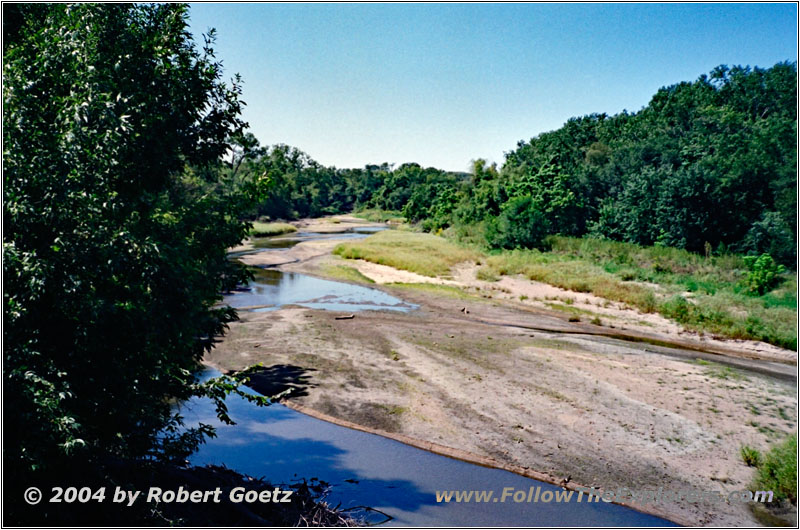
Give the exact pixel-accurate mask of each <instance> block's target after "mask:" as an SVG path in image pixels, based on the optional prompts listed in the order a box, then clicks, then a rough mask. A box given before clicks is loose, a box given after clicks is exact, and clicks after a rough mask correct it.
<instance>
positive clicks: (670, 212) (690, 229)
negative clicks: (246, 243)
mask: <svg viewBox="0 0 800 530" xmlns="http://www.w3.org/2000/svg"><path fill="white" fill-rule="evenodd" d="M796 86H797V68H796V65H795V64H794V63H779V64H776V65H775V66H773V67H772V68H768V69H762V68H749V67H739V66H737V67H732V68H728V67H727V66H720V67H717V68H715V69H714V70H713V71H712V72H711V73H710V74H709V75H703V76H701V77H700V78H699V79H698V80H696V81H694V82H681V83H677V84H675V85H672V86H668V87H664V88H662V89H660V90H659V91H658V92H657V93H656V94H655V95H654V96H653V98H652V99H651V101H650V102H649V104H648V105H647V106H645V107H644V108H643V109H641V110H640V111H638V112H635V113H631V112H627V111H623V112H622V113H620V114H617V115H614V116H610V115H607V114H590V115H588V116H582V117H578V118H572V119H570V120H568V121H567V123H565V124H564V126H563V127H561V128H560V129H557V130H555V131H550V132H546V133H543V134H540V135H538V136H536V137H535V138H532V139H531V140H530V141H527V142H524V141H521V142H519V143H518V144H517V146H516V148H515V149H513V150H511V151H509V152H508V153H506V160H505V164H504V165H503V166H502V168H500V169H499V170H498V169H497V168H496V167H495V166H489V165H487V163H486V162H485V161H484V160H476V161H474V162H473V167H472V170H471V172H470V174H468V175H461V174H453V173H446V172H443V171H440V170H437V169H435V168H427V169H424V168H422V167H420V166H419V165H418V164H403V165H401V166H400V167H398V168H396V169H395V168H393V167H391V166H389V165H387V164H384V165H382V166H367V167H366V168H364V169H353V170H337V169H335V168H323V167H321V166H319V165H317V164H310V165H308V166H304V167H305V169H304V168H295V169H293V170H292V171H287V172H281V170H279V171H277V173H278V176H276V178H277V179H278V180H279V181H281V182H283V183H284V185H285V186H286V188H285V189H281V188H280V187H278V188H275V190H274V197H275V198H274V199H273V201H275V202H278V203H280V204H282V205H283V206H282V207H281V208H275V207H274V206H273V205H268V207H266V208H262V209H261V210H260V211H261V213H266V214H267V215H275V216H287V217H290V216H302V215H319V214H322V213H332V212H342V211H346V210H347V209H348V208H359V207H370V208H382V209H387V210H397V211H403V212H404V214H405V215H406V217H407V218H408V219H409V220H410V221H412V222H417V223H420V225H421V226H422V227H423V228H424V229H426V230H437V229H439V228H444V227H448V226H453V225H458V226H461V227H470V226H474V227H478V230H477V232H483V233H484V234H485V236H486V237H485V240H484V243H485V244H487V245H489V246H500V247H507V246H537V245H539V244H540V243H541V241H542V234H544V235H547V234H562V235H572V236H580V235H584V234H590V235H593V236H595V237H601V238H609V239H615V240H620V241H627V242H632V243H638V244H641V245H665V246H672V247H677V248H683V249H687V250H691V251H694V252H706V249H708V248H711V249H721V248H725V249H731V250H734V251H738V252H743V253H751V254H755V255H760V254H761V253H764V252H767V253H769V254H771V255H772V256H774V257H775V258H776V259H778V260H779V261H780V262H781V263H784V264H786V265H793V264H794V262H795V259H796V250H795V247H796V240H797V233H796V224H797V213H796V209H797V203H796V189H797V179H796V169H797V154H796V138H797V111H796ZM276 149H277V148H273V153H274V152H275V151H276ZM279 165H280V164H277V165H273V167H278V166H279ZM307 176H308V177H312V178H306V177H307ZM331 190H334V191H335V193H332V191H331ZM511 219H514V221H512V220H511ZM520 223H521V224H522V225H524V226H525V227H528V228H522V227H521V225H520ZM534 224H535V225H536V226H535V227H534V226H533V225H534ZM527 229H530V230H531V233H530V235H528V236H524V237H523V234H522V233H521V232H520V231H522V230H527ZM467 231H471V232H476V230H467ZM509 231H513V232H515V234H513V235H512V234H510V232H509ZM504 233H507V237H506V236H505V235H503V234H504Z"/></svg>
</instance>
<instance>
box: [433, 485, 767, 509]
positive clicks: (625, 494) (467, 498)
mask: <svg viewBox="0 0 800 530" xmlns="http://www.w3.org/2000/svg"><path fill="white" fill-rule="evenodd" d="M584 495H585V497H586V498H585V499H584ZM772 496H773V493H772V491H750V490H735V491H731V492H729V493H727V494H725V493H722V492H720V491H698V490H681V491H670V490H664V489H663V488H658V489H657V490H653V489H648V490H645V489H630V488H621V489H618V490H617V491H612V490H599V489H597V488H585V487H577V488H575V490H574V491H573V490H566V489H561V490H555V491H554V490H551V489H549V488H547V489H542V487H541V486H535V487H534V486H531V487H530V488H529V489H528V490H523V489H515V488H513V487H507V488H503V491H502V493H501V494H500V495H495V491H494V490H450V491H437V492H436V502H438V503H442V502H507V501H508V502H517V503H519V502H545V503H547V502H553V501H555V502H572V501H573V500H575V501H576V502H599V501H603V502H617V503H626V504H631V503H633V504H640V505H646V504H659V503H665V502H680V501H683V502H691V503H701V502H704V503H710V504H715V503H725V502H727V503H734V502H750V501H756V502H762V503H764V502H772Z"/></svg>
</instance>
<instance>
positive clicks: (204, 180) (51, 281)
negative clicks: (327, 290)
mask: <svg viewBox="0 0 800 530" xmlns="http://www.w3.org/2000/svg"><path fill="white" fill-rule="evenodd" d="M13 12H14V17H13V20H15V21H17V26H16V27H15V28H13V31H9V33H8V34H7V36H8V35H10V36H11V39H10V40H8V39H7V40H6V42H5V43H4V45H5V50H4V52H5V61H4V62H5V65H4V68H5V69H4V72H3V76H4V84H3V101H4V109H3V140H4V151H3V165H4V174H3V183H4V187H3V199H4V201H3V220H4V231H3V272H4V284H3V287H4V294H3V302H4V307H3V309H4V311H3V319H4V327H3V338H4V341H5V342H4V367H3V368H4V370H3V376H4V403H3V407H4V428H5V434H4V437H5V438H4V455H3V458H4V463H5V465H6V473H7V474H15V473H19V475H14V476H16V477H17V478H18V479H19V478H20V476H26V475H25V474H26V473H29V472H31V471H37V470H43V469H44V470H46V469H50V468H52V466H53V465H56V464H57V463H59V462H61V461H63V459H64V458H65V457H66V456H70V455H80V456H81V458H89V459H92V458H100V457H101V456H102V455H113V456H115V457H122V458H152V457H163V456H165V455H166V456H170V455H172V456H182V455H185V454H186V453H187V452H188V451H191V450H192V449H193V448H194V447H195V446H196V444H197V443H199V442H200V440H201V439H202V437H203V435H204V434H208V433H210V432H211V429H210V427H208V426H201V428H200V429H197V430H190V431H185V432H184V431H182V430H181V429H180V428H179V427H180V424H181V419H180V417H178V416H176V415H175V414H174V412H173V410H172V407H171V400H174V399H179V400H182V399H186V398H188V397H190V396H192V395H208V396H210V397H212V398H213V399H215V400H216V401H217V406H218V411H219V412H220V414H221V417H223V419H227V417H226V415H225V407H224V402H223V401H222V399H223V398H224V395H225V394H226V393H227V392H230V391H233V390H234V386H235V385H234V384H233V383H232V381H230V380H224V381H218V382H216V383H210V384H202V385H201V384H198V383H197V382H196V381H195V378H194V375H193V372H194V371H195V370H196V369H197V368H198V367H199V361H200V359H201V357H202V355H203V353H204V352H205V351H206V350H207V349H208V348H210V347H211V344H212V341H213V339H214V337H215V336H217V335H219V334H220V333H222V331H223V330H224V328H225V326H226V323H228V322H230V321H231V320H232V319H234V318H235V312H234V311H233V310H232V309H230V308H228V307H218V306H217V302H218V301H219V300H220V295H219V293H220V292H222V291H223V290H226V289H230V288H232V287H234V286H235V285H236V284H237V283H238V282H240V281H242V280H243V279H244V277H245V275H244V272H243V270H241V269H239V268H238V267H236V266H235V265H234V264H232V263H231V262H229V261H228V260H227V259H226V249H227V248H228V247H229V246H231V245H233V244H236V243H238V242H239V241H240V240H241V239H242V238H243V236H244V235H245V233H246V231H247V228H248V225H247V223H244V222H242V221H240V220H239V215H240V214H241V212H242V211H244V210H245V209H246V208H248V207H250V206H251V200H250V199H251V198H252V197H256V196H257V195H258V192H259V191H260V189H261V188H262V187H263V181H262V180H260V179H251V180H249V181H240V182H238V183H237V184H236V185H234V184H233V183H232V182H231V180H230V178H227V177H223V172H222V171H221V169H222V167H223V165H222V158H223V156H224V155H226V153H228V152H229V147H230V145H229V141H228V140H229V138H231V136H232V135H237V134H241V130H242V128H243V126H244V125H245V124H244V123H243V122H242V121H241V120H240V118H239V113H240V108H241V102H240V101H239V94H240V88H239V84H238V82H237V81H234V82H233V83H232V84H227V83H224V82H222V81H221V67H220V64H219V63H218V62H217V61H216V60H215V58H214V53H213V50H212V48H211V43H212V38H209V39H208V40H207V41H206V43H205V45H204V46H203V47H202V48H201V49H198V48H197V46H196V45H195V43H194V42H193V40H192V38H191V36H190V33H189V32H188V29H187V16H188V7H187V6H185V5H174V4H165V5H141V4H137V5H132V4H79V5H66V4H44V5H43V4H39V5H33V4H21V5H16V6H14V8H13ZM5 13H6V6H4V14H5ZM4 29H5V27H4ZM212 37H213V35H212ZM159 433H161V434H159ZM6 476H9V475H6Z"/></svg>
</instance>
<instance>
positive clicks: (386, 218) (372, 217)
mask: <svg viewBox="0 0 800 530" xmlns="http://www.w3.org/2000/svg"><path fill="white" fill-rule="evenodd" d="M353 216H354V217H360V218H361V219H366V220H367V221H370V222H373V223H386V222H389V223H395V224H399V223H405V222H406V218H405V217H403V212H398V211H395V210H374V209H373V210H361V211H359V212H354V213H353Z"/></svg>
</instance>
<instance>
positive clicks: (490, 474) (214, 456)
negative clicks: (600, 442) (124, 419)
mask: <svg viewBox="0 0 800 530" xmlns="http://www.w3.org/2000/svg"><path fill="white" fill-rule="evenodd" d="M369 233H370V232H367V231H361V232H350V233H348V234H337V235H338V236H339V237H342V236H343V235H344V236H345V237H348V238H352V237H366V236H367V235H368V234H369ZM314 237H315V235H311V236H309V235H308V234H296V235H294V236H290V237H283V238H271V242H270V244H262V248H261V249H260V250H257V251H266V252H270V251H280V249H283V248H289V247H290V246H291V245H293V244H296V243H297V242H299V241H307V240H310V239H313V238H314ZM319 237H324V238H328V237H331V234H320V235H319ZM292 241H293V242H292ZM225 302H226V303H229V304H231V305H232V306H233V307H238V308H240V310H241V309H245V308H249V310H256V311H273V310H277V309H279V308H280V307H281V306H283V305H287V304H296V305H303V306H306V307H313V308H316V309H328V310H334V311H349V312H356V311H362V310H390V311H411V310H413V309H415V306H413V305H412V304H407V303H405V302H403V301H402V300H400V299H397V298H395V297H392V296H390V295H388V294H386V293H383V292H382V291H379V290H377V289H370V288H367V287H361V286H355V285H351V284H347V283H343V282H334V281H330V280H321V279H318V278H313V277H311V276H306V275H302V274H294V273H282V272H280V271H277V270H266V271H258V273H257V276H256V280H255V281H254V282H253V283H251V285H250V286H249V288H248V289H247V290H241V291H239V292H236V293H232V294H230V295H228V296H226V298H225ZM245 310H247V309H245ZM214 375H215V372H214V371H213V370H208V371H206V372H205V373H204V374H203V375H202V377H212V376H214ZM228 407H229V412H230V416H231V417H232V418H233V419H234V420H235V421H236V422H237V424H236V425H234V426H228V425H223V424H221V423H220V422H219V421H218V420H217V419H216V416H215V413H214V408H213V407H212V405H211V403H210V402H209V401H208V400H200V399H195V400H191V401H189V402H187V403H184V404H183V405H182V406H181V414H182V415H184V417H185V418H186V424H187V425H196V424H197V423H199V422H203V423H208V424H212V425H215V426H216V427H217V435H218V436H217V437H216V438H213V439H210V440H208V441H207V442H206V443H205V444H204V445H203V446H202V447H201V448H200V450H199V451H198V452H197V453H195V454H194V455H193V456H192V458H191V462H192V463H193V464H196V465H203V464H224V465H226V466H228V467H230V468H232V469H235V470H237V471H240V472H242V473H246V474H248V475H252V476H255V477H264V478H266V479H267V480H269V481H271V482H273V483H275V484H297V483H298V482H300V481H302V480H304V479H305V480H307V481H312V483H315V484H319V483H320V481H321V482H322V485H323V486H325V485H329V487H328V488H326V490H327V494H326V497H325V500H326V501H328V502H329V503H331V504H332V505H334V506H336V505H339V506H340V507H342V508H354V507H359V506H360V507H364V506H367V507H371V508H374V509H376V510H379V511H380V512H383V513H384V514H387V515H388V516H389V517H391V519H390V520H388V521H386V522H385V523H384V524H385V525H392V526H394V525H401V526H409V525H411V526H676V525H674V523H671V522H669V521H667V520H665V519H661V518H658V517H655V516H652V515H648V514H644V513H641V512H638V511H636V510H633V509H630V508H627V507H624V506H620V505H616V504H607V503H603V502H592V503H588V502H586V497H583V499H582V502H578V501H577V498H578V497H577V495H578V494H577V493H575V494H573V497H572V500H571V502H567V503H564V502H562V503H559V502H555V501H551V502H528V492H534V494H533V495H531V497H533V498H535V497H536V495H535V492H536V491H537V490H538V491H539V496H540V498H541V493H542V492H545V491H550V492H553V493H556V492H560V491H561V488H558V487H556V486H553V485H550V484H546V483H543V482H539V481H536V480H532V479H529V478H526V477H523V476H520V475H516V474H513V473H510V472H507V471H503V470H498V469H492V468H487V467H481V466H478V465H475V464H471V463H468V462H463V461H460V460H456V459H453V458H448V457H446V456H441V455H438V454H434V453H431V452H428V451H424V450H422V449H418V448H415V447H411V446H408V445H405V444H403V443H400V442H397V441H395V440H391V439H388V438H384V437H381V436H377V435H374V434H369V433H365V432H361V431H356V430H353V429H348V428H346V427H342V426H339V425H334V424H332V423H328V422H325V421H322V420H319V419H316V418H312V417H310V416H307V415H304V414H302V413H300V412H297V411H294V410H292V409H289V408H287V407H285V406H283V405H280V404H273V405H271V406H269V407H257V406H255V405H253V404H251V403H249V402H247V401H246V400H244V399H242V398H239V397H231V398H229V399H228ZM445 443H446V442H445ZM621 457H623V456H622V455H621ZM504 488H513V491H524V492H525V496H524V497H525V499H524V501H523V502H514V501H513V498H512V497H507V498H506V499H505V501H502V500H501V499H502V492H503V490H504ZM453 490H459V491H461V490H464V491H473V490H475V491H480V490H490V491H492V492H493V499H492V500H491V501H489V502H449V503H448V502H437V492H447V491H453ZM507 491H511V490H507ZM548 496H549V494H545V495H544V498H548ZM517 498H518V499H519V498H521V495H519V494H518V497H517ZM358 513H359V514H360V515H362V516H363V515H364V514H366V519H367V522H370V523H373V524H374V523H380V522H382V521H385V519H386V518H385V517H384V516H383V515H381V514H380V513H378V512H374V511H373V512H369V511H366V512H365V511H363V510H359V512H358Z"/></svg>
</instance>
